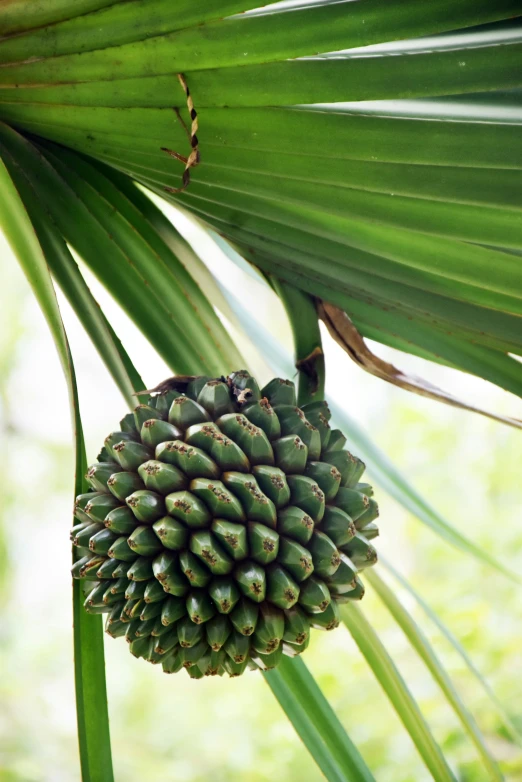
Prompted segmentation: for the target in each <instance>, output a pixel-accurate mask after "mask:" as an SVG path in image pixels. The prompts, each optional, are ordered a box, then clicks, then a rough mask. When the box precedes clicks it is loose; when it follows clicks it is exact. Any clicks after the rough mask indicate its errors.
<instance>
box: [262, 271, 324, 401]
mask: <svg viewBox="0 0 522 782" xmlns="http://www.w3.org/2000/svg"><path fill="white" fill-rule="evenodd" d="M270 279H271V283H272V286H273V288H274V290H275V291H276V293H277V295H278V296H279V298H280V299H281V301H282V303H283V306H284V308H285V310H286V314H287V316H288V320H289V321H290V327H291V329H292V335H293V338H294V354H295V365H296V367H297V370H298V385H297V389H298V390H297V404H298V405H299V406H302V405H304V404H306V403H307V402H316V401H320V400H322V399H324V383H325V363H324V353H323V346H322V341H321V331H320V329H319V321H318V319H317V312H316V309H315V302H314V299H313V297H312V296H309V295H308V294H307V293H304V291H302V290H299V289H298V288H294V286H293V285H289V284H288V283H286V282H283V281H282V280H279V279H277V278H276V277H271V278H270Z"/></svg>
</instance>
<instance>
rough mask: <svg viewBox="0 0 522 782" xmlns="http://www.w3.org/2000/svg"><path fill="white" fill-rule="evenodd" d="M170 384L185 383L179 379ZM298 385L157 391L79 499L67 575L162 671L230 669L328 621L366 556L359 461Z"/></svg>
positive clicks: (301, 643) (253, 664) (119, 435)
mask: <svg viewBox="0 0 522 782" xmlns="http://www.w3.org/2000/svg"><path fill="white" fill-rule="evenodd" d="M177 387H178V388H180V385H179V384H178V386H177ZM329 418H330V412H329V410H328V405H327V404H326V403H325V402H314V403H311V404H309V405H304V406H303V408H302V409H301V408H299V407H297V405H296V396H295V389H294V385H293V383H292V382H291V381H289V380H281V379H279V378H277V379H275V380H272V381H271V382H270V383H268V385H266V386H265V387H264V388H263V389H262V390H260V389H259V387H258V384H257V382H256V381H255V379H254V378H253V377H251V376H250V375H249V374H248V373H247V372H245V371H241V372H235V373H234V374H232V375H230V377H229V378H228V379H227V380H224V379H223V378H221V379H211V378H207V377H201V378H194V379H192V380H191V381H190V382H188V384H187V383H186V384H185V386H184V388H183V392H181V391H180V390H172V389H171V388H168V387H165V388H164V389H163V390H162V392H161V393H158V394H157V395H155V396H151V397H150V398H149V400H148V403H147V404H146V405H139V406H138V407H136V409H135V410H134V413H132V414H128V415H127V416H125V418H124V419H123V420H122V421H121V422H120V430H119V431H117V432H113V433H112V434H110V435H109V436H108V437H107V438H106V440H105V446H104V448H103V449H102V451H101V453H100V455H99V456H98V462H97V463H96V464H94V465H92V466H91V467H90V468H89V470H88V473H87V480H88V482H89V484H90V486H91V491H90V492H88V493H87V494H82V495H80V496H79V497H78V498H77V500H76V505H75V517H76V520H77V524H76V526H75V527H74V528H73V530H72V533H71V538H72V540H73V543H74V545H75V546H77V547H78V559H77V561H76V562H75V564H74V566H73V571H72V572H73V576H74V577H75V578H80V579H83V580H84V581H85V592H86V599H85V608H86V610H87V611H89V612H92V613H106V614H108V616H107V620H106V631H107V633H108V634H109V635H111V636H113V637H118V636H125V638H126V640H127V642H128V643H129V645H130V651H131V653H132V654H133V655H135V656H136V657H142V658H144V659H145V660H147V661H149V662H152V663H161V664H162V667H163V670H164V671H165V672H166V673H175V672H177V671H179V670H181V669H182V668H186V670H187V672H188V674H189V675H190V676H191V677H192V678H194V679H198V678H201V677H202V676H204V675H223V674H224V673H227V674H229V676H238V675H240V674H242V673H243V672H244V671H245V670H246V669H247V668H253V669H259V668H261V669H262V670H267V669H269V668H273V667H275V666H276V665H277V664H278V662H279V661H280V659H281V655H282V654H287V655H289V656H291V657H293V656H295V655H298V654H301V652H303V651H304V650H305V649H306V647H307V646H308V643H309V640H310V630H311V628H313V627H315V628H318V629H322V630H332V629H333V628H335V627H337V626H338V624H339V607H338V604H339V603H342V602H346V601H348V600H360V599H361V598H362V596H363V594H364V587H363V584H362V581H361V579H360V577H359V575H358V572H359V571H361V570H363V569H364V568H365V567H368V566H370V565H373V564H374V563H375V561H376V559H377V554H376V551H375V548H374V547H373V545H372V543H371V542H370V541H371V540H372V539H373V538H374V537H375V536H376V535H377V534H378V530H377V527H376V524H375V519H376V518H377V516H378V508H377V504H376V503H375V501H374V499H373V497H372V494H373V492H372V489H371V487H370V486H369V485H368V484H366V483H360V479H361V476H362V473H363V471H364V464H363V463H362V462H361V461H360V460H359V459H357V458H356V457H355V456H353V455H352V454H351V453H349V451H347V450H346V449H345V448H344V446H345V443H346V439H345V438H344V436H343V435H342V433H341V432H340V431H339V430H332V429H331V428H330V425H329V423H328V421H329Z"/></svg>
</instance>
